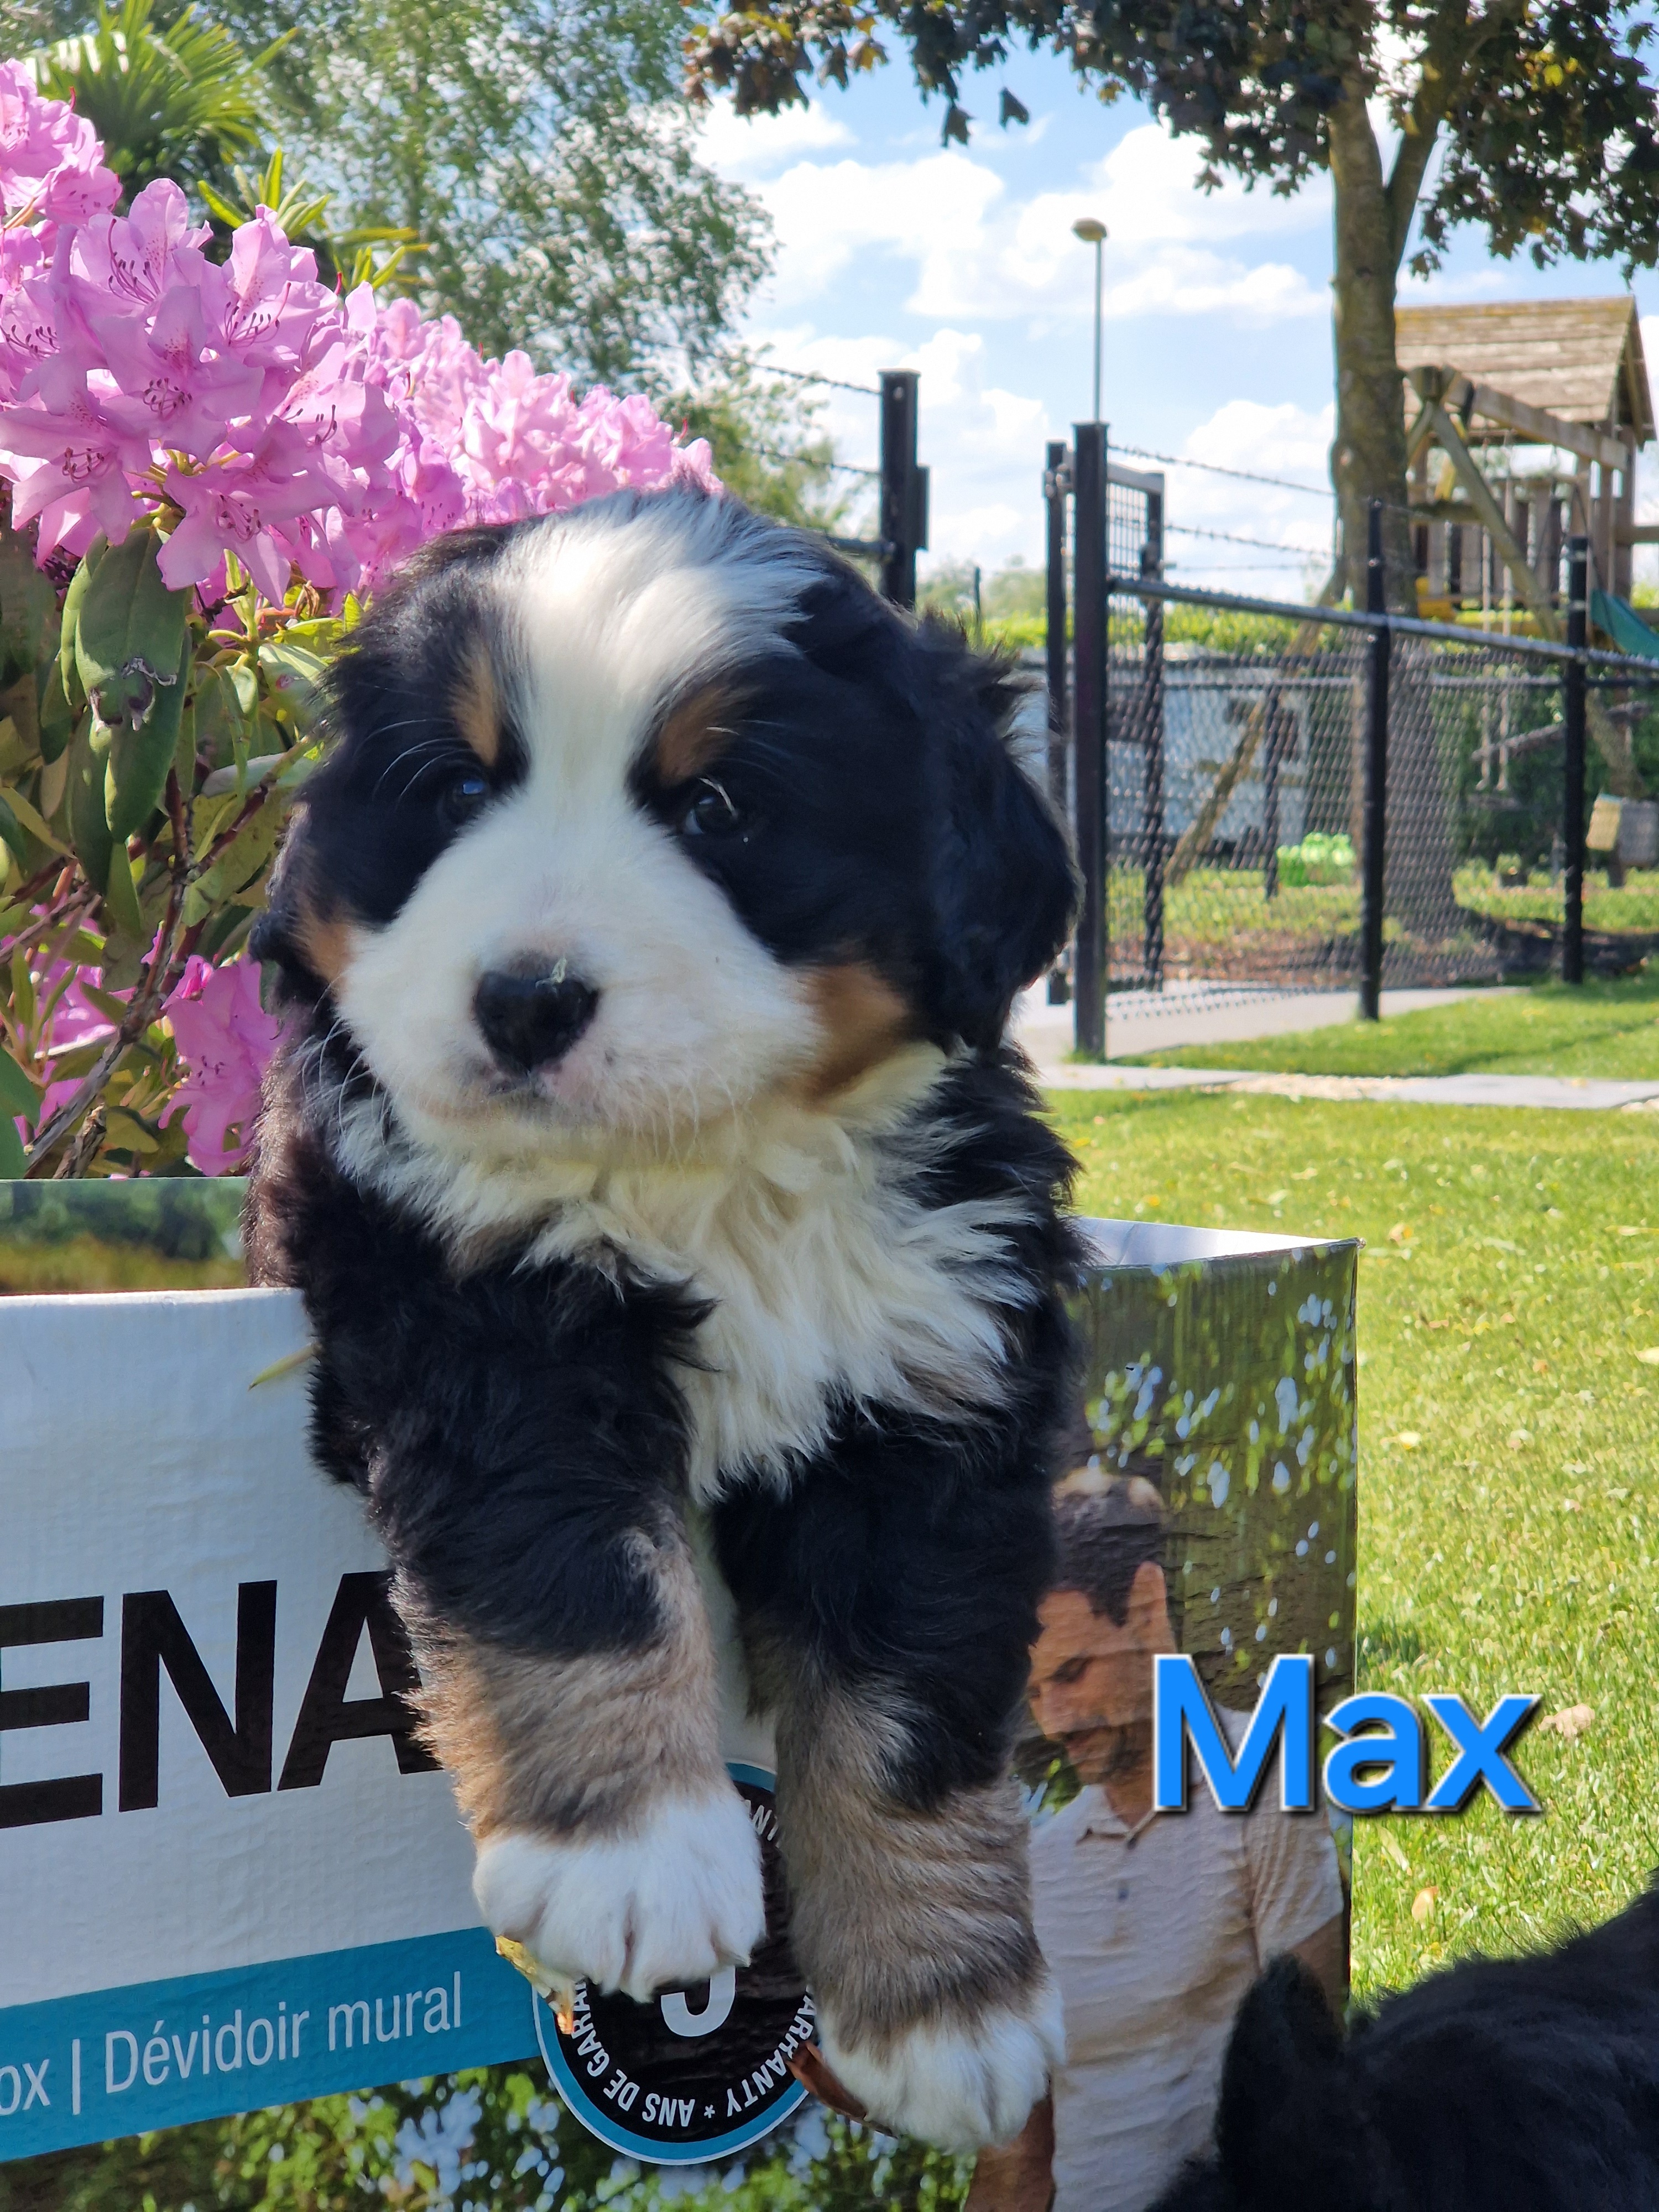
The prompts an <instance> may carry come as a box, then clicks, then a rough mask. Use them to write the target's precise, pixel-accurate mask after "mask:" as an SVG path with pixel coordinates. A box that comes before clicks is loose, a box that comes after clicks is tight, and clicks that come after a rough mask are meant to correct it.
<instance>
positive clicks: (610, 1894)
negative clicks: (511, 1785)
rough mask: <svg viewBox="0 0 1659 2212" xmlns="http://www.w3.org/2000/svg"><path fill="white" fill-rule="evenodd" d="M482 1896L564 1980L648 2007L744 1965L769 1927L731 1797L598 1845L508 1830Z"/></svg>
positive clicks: (500, 1924)
mask: <svg viewBox="0 0 1659 2212" xmlns="http://www.w3.org/2000/svg"><path fill="white" fill-rule="evenodd" d="M472 1893H473V1895H474V1896H475V1897H476V1898H477V1900H478V1909H479V1911H481V1912H482V1913H483V1917H484V1918H485V1920H486V1921H487V1922H488V1923H489V1925H490V1927H491V1928H493V1929H495V1933H496V1934H497V1935H498V1936H510V1937H511V1938H512V1940H513V1942H515V1943H522V1944H523V1945H524V1947H525V1948H526V1951H528V1952H529V1953H530V1954H531V1956H532V1958H533V1959H535V1960H538V1963H539V1964H540V1965H542V1966H544V1967H546V1968H547V1969H548V1971H549V1973H550V1976H551V1977H552V1978H554V1979H555V1980H557V1981H568V1982H576V1981H583V1980H586V1981H591V1982H592V1983H594V1984H597V1985H598V1987H599V1988H600V1989H602V1990H625V1991H626V1992H627V1994H628V1995H629V1996H630V1997H637V1998H640V1999H641V2000H642V1999H644V1998H647V1997H648V1996H651V1995H652V1993H653V1990H659V1989H665V1988H668V1989H671V1988H674V1987H676V1986H684V1985H685V1984H690V1983H692V1982H703V1981H707V1980H708V1978H710V1976H712V1975H714V1974H717V1973H719V1972H720V1969H721V1968H722V1967H723V1966H746V1965H747V1964H748V1962H749V1959H750V1954H752V1952H753V1951H754V1948H755V1946H756V1945H757V1943H758V1942H760V1940H761V1937H762V1936H763V1934H764V1933H765V1929H766V1907H765V1902H764V1899H763V1894H762V1889H761V1861H760V1844H759V1841H758V1839H757V1837H756V1834H755V1831H754V1829H753V1827H752V1826H750V1820H749V1815H748V1813H747V1811H746V1810H745V1808H744V1802H743V1800H742V1799H741V1798H740V1797H739V1796H738V1794H737V1792H736V1790H729V1789H722V1790H719V1791H717V1792H711V1793H709V1794H708V1796H702V1797H696V1798H684V1797H679V1798H670V1799H665V1800H664V1801H662V1802H659V1803H658V1804H656V1805H654V1806H653V1807H652V1808H651V1809H650V1811H649V1812H648V1813H647V1814H646V1816H645V1818H644V1820H643V1821H642V1822H641V1824H640V1825H639V1826H637V1827H636V1828H635V1830H633V1831H632V1832H630V1833H628V1834H624V1835H612V1836H607V1837H605V1838H596V1839H594V1840H592V1841H591V1842H590V1841H583V1840H571V1841H562V1840H560V1841H555V1840H553V1839H552V1838H548V1837H545V1836H537V1835H533V1834H531V1833H529V1832H526V1831H524V1830H522V1829H518V1830H513V1829H509V1830H507V1831H506V1832H503V1833H501V1834H500V1835H497V1836H494V1837H492V1838H490V1839H489V1842H488V1843H486V1844H484V1845H483V1849H482V1850H480V1851H479V1853H478V1863H477V1866H476V1868H475V1869H473V1875H472Z"/></svg>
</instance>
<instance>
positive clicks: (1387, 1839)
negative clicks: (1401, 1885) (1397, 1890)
mask: <svg viewBox="0 0 1659 2212" xmlns="http://www.w3.org/2000/svg"><path fill="white" fill-rule="evenodd" d="M1383 1850H1385V1851H1386V1852H1387V1853H1388V1855H1389V1857H1390V1858H1391V1859H1392V1860H1393V1861H1394V1863H1395V1865H1396V1866H1397V1867H1398V1868H1399V1869H1400V1871H1401V1874H1409V1873H1410V1872H1411V1870H1412V1863H1411V1861H1410V1860H1409V1859H1408V1858H1407V1857H1406V1854H1405V1853H1404V1851H1402V1850H1401V1848H1400V1846H1399V1844H1397V1843H1395V1839H1394V1838H1393V1837H1392V1836H1391V1835H1390V1834H1389V1832H1388V1830H1387V1829H1386V1828H1385V1829H1384V1830H1383Z"/></svg>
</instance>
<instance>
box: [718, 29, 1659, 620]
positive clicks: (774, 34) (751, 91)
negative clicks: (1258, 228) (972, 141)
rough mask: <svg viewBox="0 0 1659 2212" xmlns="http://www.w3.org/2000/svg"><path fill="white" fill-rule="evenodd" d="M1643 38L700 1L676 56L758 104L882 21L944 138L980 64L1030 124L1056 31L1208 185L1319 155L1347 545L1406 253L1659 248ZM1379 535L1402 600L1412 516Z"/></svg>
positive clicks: (1394, 434)
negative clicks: (1171, 141)
mask: <svg viewBox="0 0 1659 2212" xmlns="http://www.w3.org/2000/svg"><path fill="white" fill-rule="evenodd" d="M1654 33H1655V20H1654V10H1653V9H1652V8H1651V7H1650V6H1649V5H1647V4H1645V0H1642V3H1641V4H1629V0H1611V4H1609V0H1543V4H1539V0H1485V4H1471V0H1450V4H1446V3H1445V0H1427V4H1425V3H1424V0H1372V3H1371V4H1368V0H1324V4H1322V3H1321V0H1248V4H1246V3H1245V0H1107V4H1104V5H1089V4H1086V0H927V5H925V6H924V5H917V4H915V0H850V4H849V0H769V4H767V5H763V6H756V7H739V8H738V9H733V10H732V11H731V12H729V13H726V14H724V15H716V16H714V17H712V18H709V19H708V20H705V21H703V22H702V25H701V26H700V27H699V28H698V30H697V31H696V33H695V35H694V37H693V39H692V40H691V42H690V48H689V54H690V63H689V66H690V86H691V89H692V92H693V94H694V96H695V97H698V98H703V99H706V98H708V96H709V95H710V94H714V93H716V92H721V91H726V92H729V93H730V94H732V97H733V99H734V100H735V103H736V106H737V107H738V112H740V113H753V112H769V111H775V110H776V109H778V108H780V107H782V106H786V105H787V104H788V103H790V102H792V101H796V100H803V99H805V96H806V86H807V83H808V82H810V81H811V79H812V78H813V77H815V76H816V78H817V81H818V82H822V83H834V84H840V85H843V86H844V85H846V84H848V82H851V80H852V79H853V78H854V76H857V75H858V74H859V73H860V72H862V71H865V70H871V69H873V68H875V67H876V66H878V64H880V63H881V62H883V61H884V60H885V59H886V58H887V41H888V40H891V42H892V43H894V44H895V45H896V46H899V47H900V48H901V49H902V50H904V51H906V52H908V56H909V58H910V62H911V65H912V67H913V69H914V70H915V77H916V82H917V83H918V85H919V86H920V88H921V91H922V92H923V94H926V95H929V96H936V97H938V98H939V99H940V100H942V101H943V102H944V116H943V133H944V137H945V139H946V140H947V141H948V140H950V139H951V138H957V139H965V138H966V137H967V135H968V130H969V122H970V120H971V118H970V117H969V114H968V112H967V111H966V109H965V107H964V106H963V100H964V98H965V96H966V85H967V82H968V80H969V77H970V76H972V75H973V74H974V73H975V72H976V71H981V70H995V71H998V72H1000V74H1001V75H1003V76H1004V77H1005V78H1006V84H1005V87H1004V92H1003V100H1002V115H1003V119H1004V120H1005V121H1006V120H1009V119H1011V118H1012V119H1013V120H1015V121H1018V120H1020V119H1023V118H1024V106H1023V105H1022V103H1021V102H1020V100H1019V99H1018V54H1019V52H1021V50H1030V51H1035V50H1036V49H1038V48H1041V47H1047V48H1050V49H1052V50H1053V51H1054V52H1058V53H1060V54H1062V55H1064V56H1065V57H1066V58H1068V59H1069V60H1070V62H1071V64H1072V66H1073V70H1075V71H1076V72H1077V74H1078V76H1079V78H1080V79H1081V80H1083V81H1084V82H1086V83H1087V84H1089V85H1091V86H1092V87H1093V88H1095V89H1096V90H1097V92H1098V94H1099V95H1100V96H1101V97H1102V98H1103V100H1113V99H1115V98H1116V97H1118V96H1119V95H1120V94H1123V93H1126V92H1127V93H1130V94H1134V95H1135V96H1137V97H1139V98H1140V99H1142V100H1146V103H1147V104H1148V106H1150V107H1151V108H1152V111H1153V112H1154V113H1155V114H1157V115H1158V116H1160V117H1162V118H1164V120H1165V121H1166V122H1167V123H1168V124H1169V125H1170V128H1171V129H1172V130H1173V131H1176V132H1178V133H1182V134H1185V135H1188V136H1190V137H1194V139H1195V140H1196V141H1197V142H1198V145H1199V147H1200V149H1202V153H1203V155H1204V157H1205V158H1204V161H1203V163H1202V167H1201V168H1200V174H1199V182H1200V184H1202V185H1211V186H1212V185H1215V184H1217V183H1218V182H1219V180H1220V177H1221V173H1222V172H1223V171H1224V170H1225V171H1231V172H1232V173H1235V174H1237V175H1239V176H1242V177H1243V178H1244V179H1246V180H1247V181H1248V182H1249V183H1250V184H1252V185H1255V184H1261V185H1265V186H1267V188H1269V189H1270V190H1272V191H1276V192H1280V193H1291V192H1294V191H1297V188H1298V187H1299V186H1300V185H1302V184H1303V183H1304V181H1305V180H1306V179H1307V178H1308V177H1310V175H1311V174H1313V173H1315V172H1316V171H1319V170H1328V172H1329V173H1330V175H1331V179H1332V183H1333V185H1334V192H1335V197H1336V269H1335V314H1336V333H1335V336H1336V356H1337V361H1336V368H1337V378H1336V382H1337V411H1338V434H1337V441H1336V445H1335V447H1334V452H1333V457H1332V458H1333V472H1334V477H1335V482H1336V485H1337V489H1338V492H1339V495H1340V498H1341V501H1342V507H1343V514H1344V522H1345V529H1346V538H1347V542H1348V543H1349V544H1356V542H1357V543H1358V544H1359V545H1361V546H1363V544H1364V525H1363V513H1364V501H1366V500H1368V499H1370V498H1371V497H1373V496H1376V497H1382V498H1384V499H1386V500H1388V501H1390V502H1392V503H1393V504H1394V505H1396V506H1401V507H1403V504H1404V501H1405V447H1404V426H1403V419H1402V407H1401V385H1400V374H1399V369H1398V366H1397V363H1396V361H1395V350H1394V328H1393V307H1394V298H1395V286H1396V283H1397V281H1398V277H1399V272H1400V270H1401V266H1402V264H1405V263H1406V262H1407V259H1408V260H1409V265H1410V267H1411V268H1412V269H1413V271H1415V272H1417V273H1419V274H1422V273H1426V272H1428V271H1429V270H1433V269H1434V268H1436V267H1437V266H1438V265H1439V264H1440V262H1441V260H1442V258H1443V255H1444V252H1445V250H1446V246H1447V243H1448V241H1449V238H1450V236H1451V234H1452V232H1453V231H1454V230H1455V229H1456V228H1458V226H1460V225H1462V224H1470V225H1474V226H1476V227H1477V228H1480V229H1481V230H1482V231H1484V233H1485V234H1486V241H1487V243H1488V244H1489V246H1491V248H1492V251H1493V252H1495V253H1498V254H1499V255H1503V256H1509V255H1512V254H1515V253H1516V252H1520V251H1522V250H1524V251H1526V252H1528V253H1529V254H1530V256H1531V258H1533V260H1534V262H1536V263H1537V264H1539V265H1540V266H1541V267H1542V266H1545V265H1547V264H1550V263H1552V262H1554V261H1559V260H1561V259H1564V258H1577V259H1584V258H1595V257H1599V256H1607V257H1610V258H1613V259H1615V260H1616V261H1618V262H1619V263H1620V265H1621V266H1623V267H1624V268H1625V269H1626V270H1631V269H1632V268H1635V267H1652V266H1653V265H1654V264H1655V263H1656V261H1659V107H1656V82H1655V76H1654V72H1653V68H1652V57H1653V52H1654V47H1653V41H1654ZM1373 104H1375V105H1376V106H1380V111H1381V113H1382V114H1383V117H1385V118H1386V120H1387V123H1388V124H1389V125H1390V126H1391V130H1390V131H1388V132H1386V133H1385V132H1379V131H1378V130H1377V128H1376V125H1375V124H1374V122H1373V119H1372V112H1373ZM1390 139H1392V144H1390V143H1389V140H1390ZM1389 549H1390V561H1389V566H1390V571H1391V580H1392V589H1393V592H1394V594H1395V597H1396V599H1403V598H1404V595H1405V592H1406V591H1407V587H1408V583H1409V578H1408V574H1407V569H1408V556H1407V549H1406V524H1405V520H1404V517H1403V515H1398V516H1391V520H1390V526H1389Z"/></svg>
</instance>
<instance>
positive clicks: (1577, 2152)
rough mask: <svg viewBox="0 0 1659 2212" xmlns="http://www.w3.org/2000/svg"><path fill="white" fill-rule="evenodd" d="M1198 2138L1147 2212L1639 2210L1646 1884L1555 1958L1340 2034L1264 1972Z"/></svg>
mask: <svg viewBox="0 0 1659 2212" xmlns="http://www.w3.org/2000/svg"><path fill="white" fill-rule="evenodd" d="M1216 2140H1217V2144H1218V2150H1217V2154H1216V2155H1215V2156H1214V2157H1213V2158H1212V2159H1210V2160H1205V2161H1203V2162H1201V2163H1195V2164H1194V2165H1192V2166H1188V2169H1187V2170H1186V2172H1184V2173H1183V2174H1182V2176H1181V2178H1180V2179H1178V2180H1177V2181H1176V2183H1175V2184H1174V2185H1173V2186H1172V2187H1170V2189H1169V2190H1168V2191H1165V2193H1164V2196H1163V2197H1160V2198H1159V2199H1158V2203H1157V2205H1156V2206H1154V2207H1153V2208H1152V2212H1652V2208H1653V2207H1655V2206H1659V1889H1650V1891H1649V1892H1648V1893H1647V1894H1646V1895H1645V1896H1644V1897H1642V1898H1639V1899H1638V1900H1637V1902H1636V1903H1635V1904H1634V1905H1632V1906H1631V1907H1630V1908H1629V1909H1628V1911H1625V1912H1623V1913H1621V1914H1620V1916H1619V1917H1618V1918H1617V1919H1616V1920H1612V1921H1609V1922H1608V1923H1607V1925H1606V1926H1605V1927H1602V1928H1598V1929H1594V1930H1593V1931H1592V1932H1591V1933H1590V1934H1589V1935H1587V1936H1577V1937H1575V1938H1574V1939H1573V1940H1572V1941H1571V1942H1568V1943H1565V1944H1563V1945H1562V1946H1561V1948H1559V1950H1556V1951H1551V1952H1547V1953H1544V1954H1541V1955H1540V1956H1536V1957H1532V1958H1520V1959H1471V1960H1465V1961H1464V1962H1462V1964H1461V1965H1458V1966H1453V1967H1451V1968H1449V1970H1448V1971H1447V1972H1444V1973H1440V1974H1435V1975H1432V1976H1431V1977H1430V1978H1429V1979H1428V1980H1427V1981H1425V1982H1420V1983H1419V1984H1417V1985H1416V1986H1415V1987H1414V1988H1413V1989H1409V1990H1404V1991H1402V1992H1401V1994H1400V1995H1399V1996H1391V1997H1388V1998H1385V1999H1384V2000H1383V2004H1382V2006H1381V2008H1379V2010H1378V2011H1377V2013H1376V2015H1375V2017H1374V2018H1373V2019H1370V2020H1369V2021H1365V2022H1364V2023H1363V2024H1362V2025H1361V2026H1360V2027H1357V2028H1356V2029H1355V2030H1354V2032H1353V2033H1352V2035H1351V2036H1349V2037H1348V2038H1347V2039H1346V2040H1345V2039H1344V2038H1343V2036H1342V2033H1341V2032H1340V2029H1339V2028H1338V2027H1337V2025H1336V2023H1335V2021H1334V2020H1333V2019H1332V2018H1331V2015H1330V2013H1329V2011H1328V2008H1327V2007H1326V2003H1325V2000H1324V1998H1323V1996H1322V1995H1321V1993H1320V1991H1319V1990H1318V1988H1317V1987H1316V1984H1314V1983H1313V1982H1312V1980H1311V1979H1310V1977H1309V1975H1308V1974H1307V1972H1306V1971H1305V1969H1304V1968H1303V1967H1301V1966H1298V1965H1297V1961H1296V1960H1293V1959H1279V1960H1275V1961H1274V1962H1273V1965H1272V1966H1270V1967H1269V1968H1268V1970H1267V1972H1266V1973H1265V1974H1264V1975H1263V1976H1262V1977H1261V1980H1260V1981H1259V1982H1257V1984H1255V1988H1254V1989H1253V1990H1251V1991H1250V1994H1249V1996H1247V1997H1246V1998H1245V2000H1244V2002H1243V2004H1242V2005H1241V2006H1240V2008H1239V2012H1238V2018H1237V2022H1236V2024H1235V2026H1234V2028H1233V2035H1232V2041H1231V2045H1230V2046H1229V2048H1228V2052H1227V2063H1226V2067H1225V2072H1224V2074H1223V2076H1222V2085H1221V2102H1220V2108H1219V2111H1218V2116H1217V2122H1216Z"/></svg>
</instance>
